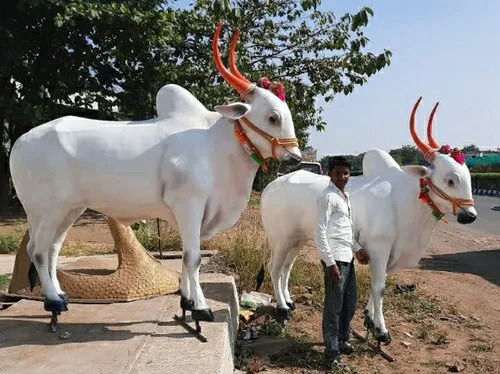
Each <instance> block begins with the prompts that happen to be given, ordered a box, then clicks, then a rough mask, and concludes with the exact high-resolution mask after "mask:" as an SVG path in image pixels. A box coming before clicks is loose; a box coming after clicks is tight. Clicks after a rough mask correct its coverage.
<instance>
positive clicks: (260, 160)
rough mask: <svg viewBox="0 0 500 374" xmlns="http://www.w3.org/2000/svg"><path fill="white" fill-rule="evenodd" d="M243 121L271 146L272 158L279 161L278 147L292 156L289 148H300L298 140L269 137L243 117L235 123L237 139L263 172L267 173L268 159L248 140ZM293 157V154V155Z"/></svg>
mask: <svg viewBox="0 0 500 374" xmlns="http://www.w3.org/2000/svg"><path fill="white" fill-rule="evenodd" d="M240 121H242V122H243V123H244V124H245V125H247V126H248V127H249V128H250V129H251V130H253V131H255V132H256V133H257V134H259V135H260V136H262V137H263V138H264V139H266V140H267V141H268V142H269V143H270V144H271V154H272V158H274V159H278V157H277V155H276V147H277V146H282V147H283V148H284V149H285V150H286V151H287V152H288V153H290V154H292V153H291V152H290V151H289V150H288V148H287V147H298V146H299V143H298V141H297V138H275V137H274V136H271V135H269V134H268V133H267V132H265V131H264V130H261V129H259V128H258V127H257V126H255V125H254V124H253V123H252V122H250V121H249V120H248V119H247V118H245V117H242V118H240V119H237V120H236V121H234V133H235V135H236V138H237V139H238V140H239V141H240V143H241V145H242V146H243V148H245V150H246V151H247V153H248V155H249V156H250V158H251V159H252V160H254V161H255V162H256V163H257V164H259V165H260V167H261V168H262V170H263V171H267V170H268V168H267V165H266V159H265V158H264V157H263V156H262V154H261V153H260V152H259V150H258V149H257V147H256V146H255V145H254V144H253V143H252V141H251V140H250V139H249V138H248V135H247V134H246V132H245V130H244V129H243V126H241V122H240ZM292 156H293V154H292Z"/></svg>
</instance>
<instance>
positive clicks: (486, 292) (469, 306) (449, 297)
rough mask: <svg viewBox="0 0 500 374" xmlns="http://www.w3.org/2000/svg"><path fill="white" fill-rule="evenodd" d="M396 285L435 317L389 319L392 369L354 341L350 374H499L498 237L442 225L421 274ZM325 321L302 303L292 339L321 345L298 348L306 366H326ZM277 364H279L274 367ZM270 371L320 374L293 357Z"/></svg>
mask: <svg viewBox="0 0 500 374" xmlns="http://www.w3.org/2000/svg"><path fill="white" fill-rule="evenodd" d="M303 251H304V255H305V256H308V257H309V258H310V259H311V260H313V259H314V258H315V257H316V253H315V250H314V248H312V247H306V248H305V249H303ZM396 279H397V282H398V283H400V284H416V285H417V288H418V289H419V291H423V292H424V293H425V294H426V295H427V296H428V297H429V299H430V300H436V302H437V303H438V304H439V308H438V311H437V313H436V314H435V315H434V316H432V318H430V319H426V320H425V321H424V322H423V321H420V320H419V321H412V320H411V318H408V316H407V315H405V313H404V312H401V311H394V310H393V311H388V312H385V313H384V314H385V319H386V325H387V327H388V328H389V330H390V331H391V334H392V344H390V345H389V346H386V347H384V350H385V351H386V352H388V353H389V354H390V355H392V356H393V357H394V358H395V362H393V363H389V362H388V361H386V360H385V359H384V358H382V357H381V356H380V355H376V354H374V352H373V350H371V349H370V348H368V347H367V346H366V345H365V344H363V343H360V342H359V341H358V340H356V339H353V340H352V341H353V343H355V344H356V345H357V352H356V353H355V354H353V355H351V356H349V357H345V359H344V362H345V363H346V364H347V365H348V366H349V368H350V370H352V371H346V372H358V373H446V372H450V371H452V372H453V371H454V370H455V368H457V369H458V370H460V371H462V370H463V372H466V373H500V348H499V347H498V335H499V334H500V287H499V286H500V237H499V236H494V235H490V234H486V233H480V232H476V231H472V230H470V229H468V228H466V227H464V226H461V227H458V226H454V225H444V224H440V225H439V226H438V228H437V229H436V231H435V232H434V234H433V236H432V241H431V247H430V249H429V251H428V253H427V255H426V257H424V258H423V259H422V260H421V263H420V267H419V268H415V269H408V270H405V271H403V272H401V273H399V274H398V275H397V277H396ZM362 317H363V314H362V311H361V310H360V311H358V313H357V314H356V316H355V319H354V321H353V325H354V328H355V329H356V330H357V331H358V332H360V333H362V334H364V332H365V330H364V328H363V319H362ZM321 320H322V316H321V311H320V310H317V308H314V307H311V306H305V305H300V304H299V307H298V310H297V311H296V312H295V314H294V316H293V318H292V322H291V334H292V335H293V336H295V337H301V336H308V337H310V338H312V339H311V340H312V341H313V342H317V343H318V344H317V345H313V346H312V347H310V348H306V347H300V345H299V347H298V351H300V353H301V354H302V355H303V357H302V359H303V360H304V361H306V362H308V363H310V362H311V361H312V362H314V360H316V359H317V360H320V359H321V351H322V347H321V345H320V344H321V342H322V332H321ZM296 348H297V347H296ZM316 352H318V354H317V357H314V356H315V355H316ZM305 356H309V357H308V359H305ZM311 356H313V357H311ZM276 357H277V359H278V362H277V363H275V362H273V359H275V358H276ZM266 364H267V365H269V367H270V369H269V370H267V371H266V372H269V373H273V374H278V373H279V374H281V373H320V372H323V371H321V370H317V368H314V369H308V368H307V367H306V368H304V367H302V368H301V367H300V366H301V365H300V357H294V356H293V355H290V352H282V353H281V354H278V355H275V356H274V357H271V360H270V361H268V362H267V363H266V362H264V363H262V366H266ZM277 366H278V367H281V368H278V367H277ZM312 366H315V365H312Z"/></svg>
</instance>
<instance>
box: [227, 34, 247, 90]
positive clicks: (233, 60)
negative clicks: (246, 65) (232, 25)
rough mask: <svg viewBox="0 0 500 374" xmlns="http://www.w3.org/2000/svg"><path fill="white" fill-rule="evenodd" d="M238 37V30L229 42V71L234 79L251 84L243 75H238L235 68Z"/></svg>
mask: <svg viewBox="0 0 500 374" xmlns="http://www.w3.org/2000/svg"><path fill="white" fill-rule="evenodd" d="M239 37H240V29H236V31H235V33H234V35H233V39H232V40H231V46H230V48H229V69H231V73H233V74H234V75H236V77H238V78H240V79H241V80H242V81H243V82H247V83H250V84H251V83H252V82H250V81H249V80H248V79H246V78H245V76H244V75H243V74H241V73H240V71H239V70H238V68H237V67H236V44H238V38H239Z"/></svg>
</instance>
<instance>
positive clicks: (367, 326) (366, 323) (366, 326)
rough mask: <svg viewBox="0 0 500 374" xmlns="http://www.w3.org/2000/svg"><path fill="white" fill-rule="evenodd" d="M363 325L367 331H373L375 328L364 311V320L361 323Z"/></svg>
mask: <svg viewBox="0 0 500 374" xmlns="http://www.w3.org/2000/svg"><path fill="white" fill-rule="evenodd" d="M363 325H364V326H365V328H366V329H367V330H373V329H374V328H375V323H374V322H373V320H372V319H371V318H370V316H369V315H368V314H367V313H366V310H365V320H364V321H363Z"/></svg>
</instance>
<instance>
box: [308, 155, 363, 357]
mask: <svg viewBox="0 0 500 374" xmlns="http://www.w3.org/2000/svg"><path fill="white" fill-rule="evenodd" d="M328 174H329V176H330V184H329V185H328V187H327V188H326V189H325V190H324V191H323V193H322V194H321V196H320V197H319V198H318V200H317V213H316V214H317V215H316V217H317V221H316V235H315V240H316V248H317V249H318V251H319V255H320V257H321V263H322V264H323V270H324V276H325V305H324V312H323V339H324V342H325V356H326V359H327V362H328V364H329V365H331V366H342V364H341V362H340V354H341V353H343V354H350V353H352V352H353V347H352V345H351V344H350V343H349V333H350V324H351V320H352V317H353V316H354V312H355V310H356V274H355V271H354V260H353V252H354V253H356V258H357V259H358V261H359V262H360V263H361V264H367V263H368V253H367V252H366V250H365V249H363V248H361V247H360V245H359V244H358V243H356V242H355V240H354V238H353V229H352V218H351V204H350V201H349V195H348V194H347V192H346V191H344V188H345V186H346V184H347V181H348V180H349V176H350V164H349V162H348V161H347V160H346V158H345V157H341V156H335V157H330V159H329V160H328Z"/></svg>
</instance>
